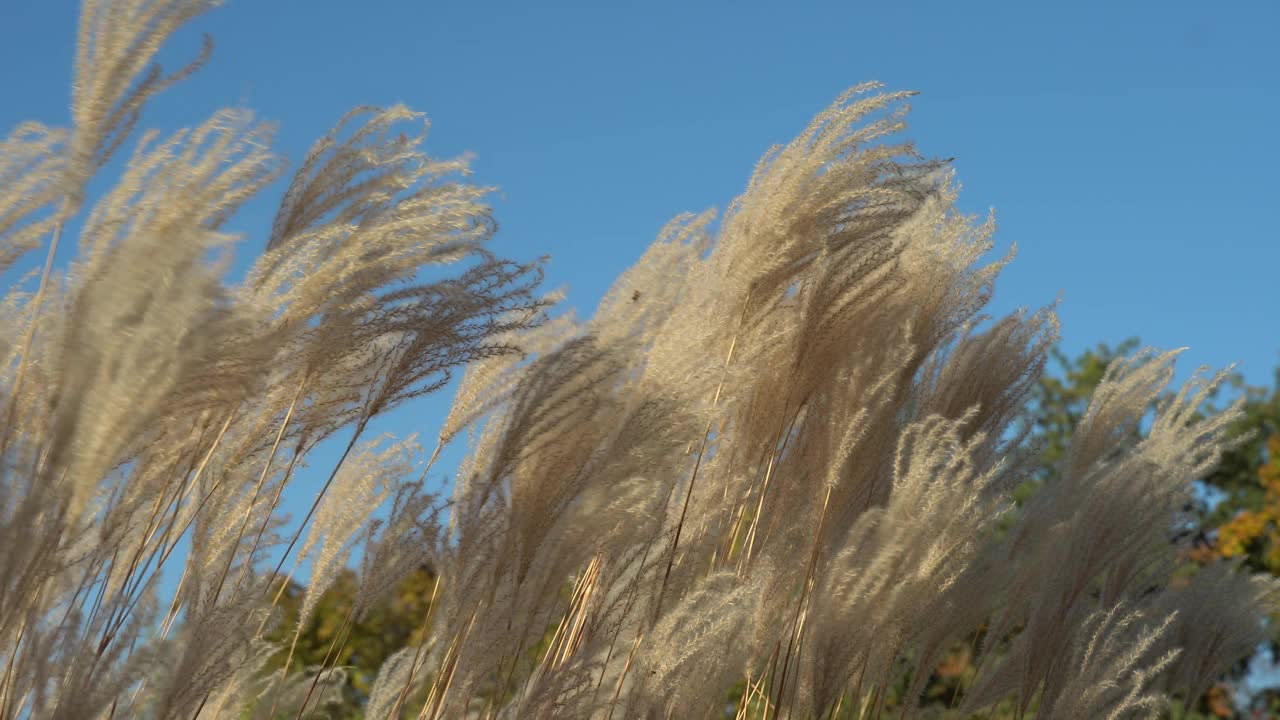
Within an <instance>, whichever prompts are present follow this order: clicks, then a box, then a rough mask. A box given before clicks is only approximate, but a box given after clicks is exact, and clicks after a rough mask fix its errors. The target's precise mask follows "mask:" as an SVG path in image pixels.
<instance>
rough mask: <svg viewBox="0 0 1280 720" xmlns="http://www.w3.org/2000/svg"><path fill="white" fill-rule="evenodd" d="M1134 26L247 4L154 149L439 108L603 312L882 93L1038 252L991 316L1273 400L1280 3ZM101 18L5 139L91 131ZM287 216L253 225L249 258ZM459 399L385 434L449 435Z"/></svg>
mask: <svg viewBox="0 0 1280 720" xmlns="http://www.w3.org/2000/svg"><path fill="white" fill-rule="evenodd" d="M1116 5H1122V6H1121V7H1114V6H1112V5H1111V4H1109V3H1106V4H1104V3H1098V2H1074V3H1058V4H1055V5H1050V4H1039V3H1038V4H1030V3H1012V2H1010V3H982V4H975V3H941V2H937V3H929V2H913V3H898V4H892V3H879V4H876V5H870V4H866V3H850V2H844V3H829V4H822V5H816V4H804V3H786V4H783V3H774V4H768V5H766V4H752V3H732V4H731V3H722V4H715V5H713V4H706V3H659V2H647V3H640V4H634V5H633V6H631V7H624V6H623V5H622V4H619V3H585V2H584V3H522V4H516V3H506V4H499V3H493V2H467V3H462V2H455V3H442V2H416V1H410V0H395V1H393V0H364V1H363V2H360V3H354V2H325V1H322V0H271V1H270V2H265V1H261V0H259V1H256V2H253V1H250V0H231V1H230V2H228V3H227V4H226V6H225V7H223V8H220V9H218V10H216V11H214V12H213V13H211V14H210V15H208V16H206V17H205V18H203V19H201V20H199V21H198V22H197V23H196V24H195V26H194V29H188V31H185V32H184V33H183V34H182V35H181V36H180V37H178V38H177V39H176V42H175V43H174V45H173V46H172V47H171V48H169V49H168V50H167V51H166V52H165V53H164V54H163V55H162V59H166V60H168V62H169V64H170V65H171V66H172V65H176V64H177V63H179V62H181V61H182V60H183V59H185V58H187V57H189V56H190V54H191V52H192V51H193V49H194V47H195V46H196V44H197V42H198V32H197V31H199V30H203V31H207V32H209V33H211V34H212V35H213V36H214V37H215V40H216V42H217V47H216V50H215V54H214V58H213V62H212V63H211V64H210V65H209V66H208V67H207V68H206V69H205V70H204V71H202V72H201V73H200V74H198V75H197V76H196V77H195V78H193V79H192V80H190V81H188V82H187V83H185V84H183V85H181V86H179V87H177V88H175V89H173V90H171V91H170V92H168V93H167V94H166V95H164V96H162V97H161V98H159V99H158V100H157V101H156V102H155V103H154V104H153V105H152V107H151V109H150V111H149V112H148V114H147V115H146V117H145V120H144V122H145V124H147V125H150V126H155V127H160V128H163V129H172V128H176V127H178V126H182V125H189V124H193V123H195V122H199V121H200V120H202V119H203V118H204V117H206V116H207V115H208V113H210V112H212V111H213V110H215V109H216V108H218V107H223V106H228V105H247V106H248V107H251V108H253V109H254V110H255V111H256V112H258V113H259V114H260V115H261V116H262V117H264V118H266V119H269V120H272V121H275V122H277V123H279V125H280V130H279V134H278V137H277V139H278V148H279V149H280V150H281V151H282V152H283V153H284V154H285V155H287V156H289V157H290V158H292V159H295V160H296V159H298V158H299V157H300V156H301V154H302V153H303V152H304V151H305V149H306V147H307V145H308V144H309V143H310V142H311V141H312V140H313V139H314V138H315V137H317V136H318V135H319V134H321V133H323V132H324V131H325V130H326V129H327V128H328V127H330V126H331V125H332V123H333V122H334V121H335V120H336V119H337V118H338V117H339V116H341V114H342V113H343V112H344V111H345V110H346V109H348V108H349V107H351V106H353V105H357V104H390V103H394V102H404V103H406V104H408V105H410V106H411V107H413V108H414V109H417V110H421V111H425V112H426V113H427V114H428V115H429V117H430V118H431V120H432V130H431V134H430V136H429V138H428V146H429V149H430V150H431V151H432V152H433V153H435V154H438V155H453V154H456V153H459V152H462V151H472V152H474V153H475V154H476V160H475V163H474V168H475V171H476V178H477V180H478V181H479V182H482V183H486V184H494V185H497V186H500V188H501V195H500V196H499V197H498V198H497V199H496V214H497V217H498V219H499V222H500V224H501V230H500V233H499V235H498V237H497V238H496V240H495V243H494V247H495V249H497V250H498V251H500V252H502V253H504V254H507V255H510V256H514V257H517V258H523V259H528V258H533V257H536V256H538V255H542V254H550V255H551V256H552V261H551V264H550V266H549V271H548V285H549V286H560V285H564V286H568V288H569V301H568V302H569V304H570V305H572V306H574V307H577V308H578V309H579V310H580V311H582V312H584V313H586V312H589V311H590V309H591V308H592V307H593V306H594V303H595V302H596V300H598V298H599V296H600V295H601V294H602V293H603V291H604V290H605V289H606V288H607V287H608V285H609V284H610V283H611V281H612V279H613V278H614V277H615V276H616V275H617V274H618V273H619V272H620V271H621V270H623V269H624V268H625V267H627V266H628V265H629V264H630V263H631V262H633V261H634V260H635V258H636V257H637V256H638V255H639V254H640V253H641V252H642V250H643V249H644V247H645V246H646V245H647V244H648V243H649V242H650V241H651V240H652V239H653V237H654V236H655V234H656V233H657V231H658V229H659V228H660V227H661V226H662V225H663V224H664V223H665V222H666V221H667V220H668V219H670V218H671V217H672V216H673V215H675V214H677V213H679V212H682V211H686V210H695V211H696V210H701V209H704V208H707V207H711V206H716V207H719V208H723V207H725V205H727V203H728V202H729V200H731V199H732V198H733V197H734V196H735V195H736V194H737V193H738V192H740V191H741V189H742V188H743V187H744V186H745V183H746V180H747V177H748V175H749V173H750V171H751V168H752V166H753V165H754V163H755V162H756V160H757V159H758V158H759V156H760V155H761V154H762V153H763V152H764V151H765V150H766V149H767V148H768V147H769V146H770V145H772V144H775V143H780V142H785V141H787V140H789V139H790V138H792V137H793V136H794V135H795V134H796V133H798V132H799V131H800V130H801V129H802V128H803V127H804V126H805V124H806V123H807V122H808V120H809V119H810V118H811V117H812V116H813V115H814V114H815V113H816V112H818V111H819V110H821V109H822V108H823V107H824V106H826V105H827V104H828V103H829V102H830V101H831V100H832V99H833V98H834V97H835V96H836V95H837V94H839V92H840V91H842V90H843V89H845V88H846V87H848V86H851V85H853V84H856V83H858V82H861V81H864V80H871V79H877V80H881V81H883V82H885V83H886V84H887V85H888V86H889V87H890V88H891V89H912V90H918V91H921V93H922V94H921V95H920V96H919V97H918V98H916V99H915V101H914V102H913V106H914V108H915V109H914V112H913V113H912V115H911V119H910V123H911V129H910V131H909V134H910V136H911V137H913V138H914V139H915V140H917V142H918V144H919V146H920V148H921V149H922V151H923V152H925V153H926V154H929V155H934V156H942V157H954V158H955V167H956V170H957V172H958V175H959V178H960V180H961V181H962V183H963V184H964V188H965V190H964V193H963V195H962V206H963V207H964V208H965V209H966V210H968V211H971V212H985V211H986V210H987V209H988V208H990V207H994V208H996V210H997V217H998V220H999V223H1000V230H999V233H998V235H997V241H998V244H999V249H1003V248H1005V247H1007V246H1008V245H1009V244H1010V243H1011V242H1017V243H1018V245H1019V256H1018V258H1017V259H1016V260H1015V262H1014V263H1013V264H1012V265H1011V266H1010V267H1009V268H1008V269H1007V270H1006V271H1005V274H1004V275H1003V276H1002V279H1001V281H1000V282H999V284H998V286H997V292H996V297H995V300H994V302H993V305H992V310H993V311H994V312H1007V311H1009V310H1011V309H1014V308H1017V307H1021V306H1030V307H1036V306H1040V305H1043V304H1046V303H1050V302H1052V301H1053V300H1054V299H1055V298H1056V297H1057V296H1058V295H1059V293H1061V295H1062V298H1063V300H1062V305H1061V308H1060V310H1061V316H1062V321H1063V336H1064V345H1065V349H1066V350H1067V351H1068V352H1069V353H1074V352H1076V351H1078V350H1080V349H1082V348H1084V347H1086V346H1090V345H1092V344H1094V343H1096V342H1098V341H1106V342H1111V343H1115V342H1118V341H1120V340H1122V339H1123V338H1125V337H1127V336H1130V335H1139V336H1141V337H1142V339H1143V340H1145V341H1147V342H1149V343H1151V344H1155V345H1157V346H1160V347H1176V346H1182V345H1188V346H1190V347H1191V350H1190V351H1189V352H1188V353H1187V355H1186V359H1185V361H1184V368H1183V372H1182V373H1181V374H1182V375H1183V376H1184V377H1185V375H1186V374H1187V371H1188V370H1189V369H1190V368H1191V367H1192V366H1194V365H1197V364H1200V363H1207V364H1210V365H1214V366H1221V365H1225V364H1227V363H1230V362H1235V361H1239V362H1241V363H1242V368H1241V369H1242V370H1243V372H1244V373H1245V375H1246V377H1247V378H1248V379H1249V380H1250V381H1252V382H1255V383H1265V382H1269V381H1270V379H1271V377H1272V375H1271V373H1272V370H1273V368H1274V367H1275V366H1276V364H1277V362H1278V361H1280V355H1278V354H1277V351H1280V332H1278V331H1280V322H1278V320H1277V315H1278V314H1280V301H1278V300H1277V293H1276V275H1277V272H1278V271H1280V242H1278V241H1280V233H1278V232H1277V229H1276V228H1277V216H1276V203H1275V198H1276V195H1277V193H1276V181H1275V174H1276V168H1277V167H1280V135H1278V134H1277V133H1276V131H1275V129H1276V128H1277V127H1280V92H1278V90H1280V88H1278V86H1277V81H1276V79H1275V73H1276V70H1277V69H1280V42H1277V41H1276V38H1275V37H1274V34H1275V30H1276V28H1277V27H1280V4H1277V3H1274V2H1270V1H1269V0H1267V1H1262V0H1256V1H1254V2H1233V3H1229V4H1221V5H1217V6H1212V7H1211V6H1210V5H1208V4H1206V3H1191V2H1161V3H1155V2H1148V3H1124V4H1116ZM76 11H77V4H76V3H74V2H70V0H46V1H44V2H25V3H20V2H16V1H15V2H6V3H4V4H3V5H0V87H2V88H3V95H2V97H4V98H5V99H6V102H4V103H3V104H0V130H2V131H5V132H7V131H8V130H9V129H10V128H12V126H13V125H14V124H15V123H16V122H18V121H20V120H22V119H26V118H34V119H39V120H42V121H45V122H50V123H58V124H62V123H65V122H66V117H67V105H68V88H69V83H70V70H71V59H72V55H73V43H74V31H75V15H76ZM281 189H282V188H276V193H274V194H272V195H271V196H270V197H268V198H265V199H264V200H262V201H260V202H257V203H255V204H253V205H251V206H250V207H249V208H248V209H247V211H246V214H245V215H244V217H243V218H242V219H241V220H239V221H238V222H237V223H236V227H237V228H240V229H243V230H244V231H245V232H246V233H247V234H248V237H247V239H246V243H245V246H244V247H243V249H242V253H243V255H244V257H248V256H250V255H251V254H252V253H253V252H255V251H256V250H257V249H258V248H260V247H261V244H262V242H263V236H264V235H265V232H266V230H267V228H268V227H269V223H270V213H271V210H272V201H273V200H274V199H275V198H277V197H278V192H279V190H281ZM446 401H447V398H445V397H441V398H436V399H432V400H429V401H427V402H424V403H422V404H420V405H417V406H414V407H412V408H406V409H405V410H402V411H400V412H397V413H396V414H395V415H394V416H393V417H391V418H390V419H389V420H388V422H387V423H386V427H385V428H384V429H391V430H394V431H396V432H399V433H405V432H408V431H411V430H415V429H417V430H420V431H421V432H422V433H423V435H424V436H431V435H433V433H434V431H435V428H436V424H437V422H438V420H439V419H440V418H441V417H442V413H443V410H444V408H445V406H446ZM453 458H455V459H456V455H454V456H453ZM449 459H450V456H446V460H449ZM319 460H320V459H319V458H318V459H317V463H316V464H317V465H319V466H321V467H322V466H323V463H322V462H319ZM448 464H449V463H448V462H446V463H445V464H444V465H445V466H447V465H448ZM445 469H447V467H446V468H445Z"/></svg>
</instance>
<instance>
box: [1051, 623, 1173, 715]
mask: <svg viewBox="0 0 1280 720" xmlns="http://www.w3.org/2000/svg"><path fill="white" fill-rule="evenodd" d="M1145 619H1146V618H1145V616H1144V615H1143V613H1141V612H1139V611H1136V610H1132V611H1131V610H1129V609H1128V608H1127V607H1126V606H1125V604H1124V603H1121V604H1119V605H1116V606H1115V607H1113V608H1111V609H1109V610H1105V611H1103V610H1099V611H1097V612H1095V613H1093V614H1091V615H1090V616H1089V617H1088V618H1086V619H1085V621H1084V622H1083V623H1082V624H1081V626H1080V628H1079V631H1080V635H1079V637H1078V638H1077V640H1076V641H1075V642H1074V643H1073V645H1072V648H1071V654H1070V655H1069V656H1068V657H1067V658H1066V659H1067V662H1065V663H1064V664H1063V665H1064V668H1063V673H1064V675H1065V677H1063V678H1061V692H1059V693H1053V694H1046V696H1045V698H1044V701H1043V703H1042V704H1041V706H1040V711H1039V712H1038V713H1037V714H1036V716H1037V717H1045V718H1048V719H1049V720H1072V719H1074V718H1086V717H1093V718H1106V720H1120V719H1121V718H1130V717H1135V716H1141V717H1147V718H1152V719H1153V720H1154V718H1158V717H1160V713H1161V710H1162V709H1163V708H1164V700H1165V699H1164V696H1162V695H1161V694H1160V693H1158V692H1148V688H1149V686H1150V685H1152V684H1153V680H1154V679H1155V678H1156V677H1158V676H1159V675H1160V673H1162V672H1164V670H1165V669H1166V668H1168V667H1169V665H1170V663H1172V662H1173V661H1174V660H1175V659H1176V658H1177V656H1178V653H1179V650H1178V649H1176V648H1175V649H1172V650H1166V651H1163V652H1162V650H1161V644H1160V641H1161V640H1162V638H1163V636H1164V635H1165V634H1166V633H1167V632H1168V630H1169V626H1170V624H1171V623H1172V622H1173V621H1174V616H1173V615H1170V616H1167V617H1165V618H1164V619H1163V620H1162V621H1160V622H1158V623H1145V622H1143V621H1144V620H1145ZM1139 714H1140V715H1139Z"/></svg>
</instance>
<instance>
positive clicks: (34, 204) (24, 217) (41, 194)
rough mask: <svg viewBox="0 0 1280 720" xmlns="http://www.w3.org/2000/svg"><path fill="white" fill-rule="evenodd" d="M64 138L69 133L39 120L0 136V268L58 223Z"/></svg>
mask: <svg viewBox="0 0 1280 720" xmlns="http://www.w3.org/2000/svg"><path fill="white" fill-rule="evenodd" d="M66 142H67V137H66V132H65V131H63V130H60V129H57V128H49V127H45V126H44V125H41V124H40V123H36V122H26V123H23V124H21V125H19V126H18V127H17V128H15V129H14V130H13V132H11V133H10V134H9V136H8V137H6V138H4V139H3V140H0V188H4V190H0V272H2V271H4V270H7V269H9V267H11V266H12V265H13V263H15V262H17V260H18V259H19V258H21V257H22V256H23V255H25V254H26V253H28V252H30V251H32V250H34V249H36V248H37V247H39V246H40V240H41V238H43V237H45V236H47V235H48V234H49V233H50V232H51V231H52V230H53V227H54V225H55V224H56V223H57V222H58V217H57V215H56V214H55V213H54V209H55V206H56V205H57V203H58V201H59V200H61V198H62V188H63V184H62V181H63V179H64V177H65V173H66V163H67V158H66V154H65V152H64V150H65V148H64V146H65V144H66Z"/></svg>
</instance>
